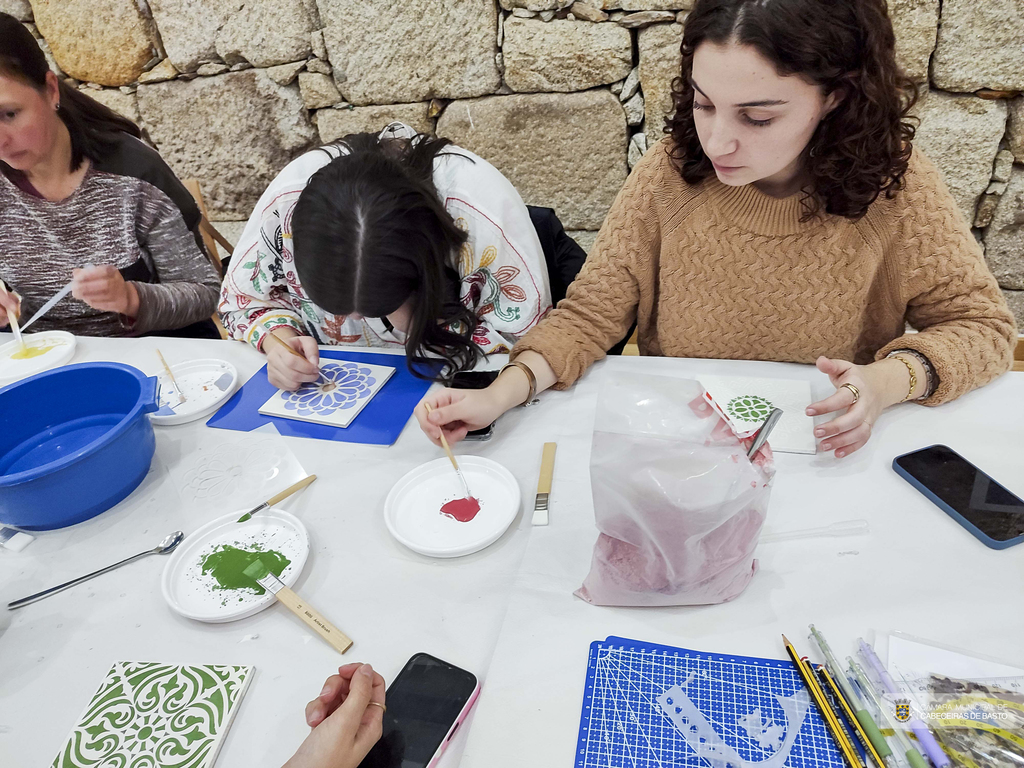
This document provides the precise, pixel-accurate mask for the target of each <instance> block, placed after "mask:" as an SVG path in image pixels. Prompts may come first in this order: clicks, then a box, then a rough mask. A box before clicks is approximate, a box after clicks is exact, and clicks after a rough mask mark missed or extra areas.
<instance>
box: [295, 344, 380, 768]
mask: <svg viewBox="0 0 1024 768" xmlns="http://www.w3.org/2000/svg"><path fill="white" fill-rule="evenodd" d="M286 354H287V353H286ZM371 702H373V703H371ZM383 704H384V678H383V677H381V676H380V675H378V674H377V673H376V672H374V671H373V667H371V666H370V665H369V664H346V665H345V666H344V667H339V668H338V674H336V675H331V676H330V677H329V678H327V682H326V683H324V687H323V690H322V691H320V695H319V696H317V697H316V698H315V699H313V700H312V701H311V702H309V703H308V704H307V705H306V723H307V724H308V725H309V727H310V728H312V729H313V730H312V731H311V732H310V734H309V736H307V737H306V740H305V741H303V742H302V744H301V745H300V746H299V748H298V750H297V751H296V752H295V754H294V755H293V756H292V759H291V760H289V761H288V762H287V763H285V768H356V766H358V765H359V763H361V762H362V760H363V758H364V757H366V753H367V752H369V751H370V748H371V747H373V745H374V744H376V743H377V740H378V739H380V736H381V732H382V730H383V718H384V708H383V706H378V705H383Z"/></svg>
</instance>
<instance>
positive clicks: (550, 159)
mask: <svg viewBox="0 0 1024 768" xmlns="http://www.w3.org/2000/svg"><path fill="white" fill-rule="evenodd" d="M691 2H692V0H577V1H576V2H573V0H500V3H498V2H495V0H403V2H400V3H395V2H393V0H202V1H201V2H196V1H195V0H148V3H147V2H145V1H144V0H0V10H3V11H6V12H8V13H13V14H15V15H16V16H18V17H19V18H20V19H22V20H23V21H24V22H25V23H26V24H27V25H28V27H29V29H31V30H32V31H33V33H34V34H35V35H36V36H37V37H38V38H39V41H40V45H41V46H42V47H43V49H44V50H45V51H46V53H47V56H48V57H49V59H50V63H51V66H52V67H53V68H54V69H55V70H57V71H58V73H60V74H61V75H62V76H64V77H66V78H68V80H69V81H70V82H71V83H72V84H73V85H77V87H80V88H83V89H87V90H88V93H89V94H90V95H92V96H94V97H95V98H97V99H99V100H101V101H103V102H104V103H106V104H108V105H109V106H111V107H113V108H114V109H116V110H118V111H120V112H122V113H123V114H125V115H127V116H128V117H130V118H132V119H133V120H136V121H138V122H140V123H141V125H142V126H143V127H144V128H145V129H146V131H147V133H148V135H149V137H150V138H151V139H152V141H153V142H154V143H155V145H156V146H157V148H158V149H159V150H160V151H161V152H162V153H163V155H164V157H165V158H166V159H167V161H168V162H169V163H170V165H171V166H172V167H173V168H174V170H175V171H176V172H177V173H178V174H179V175H180V176H182V177H183V178H187V177H193V178H198V179H199V180H200V182H201V184H202V187H203V190H204V192H205V194H206V197H207V202H208V205H209V207H210V209H211V218H213V219H214V220H215V221H216V222H218V224H219V226H221V228H222V229H223V230H224V231H225V232H226V233H227V234H228V235H229V236H230V237H237V234H238V232H239V231H240V229H241V222H242V221H243V220H244V219H245V218H246V217H247V216H248V215H249V212H250V211H251V209H252V208H253V206H254V204H255V203H256V200H257V199H258V197H259V195H260V193H261V192H262V190H263V188H264V187H265V186H266V185H267V183H268V182H269V181H270V179H271V178H272V177H273V176H274V174H275V173H277V171H279V170H280V169H281V168H282V167H283V166H284V165H285V164H286V163H287V162H288V161H289V160H290V159H291V158H293V157H295V156H296V155H298V154H299V153H301V152H303V151H305V150H306V149H307V148H309V147H312V146H315V145H316V144H317V143H319V142H326V141H331V140H333V139H335V138H337V137H339V136H342V135H344V134H346V133H351V132H354V131H368V130H375V129H378V128H380V127H381V126H383V125H384V124H386V123H387V122H389V121H391V120H401V121H403V122H406V123H408V124H410V125H412V126H414V127H415V128H417V129H419V130H422V131H428V132H435V133H437V134H439V135H443V136H447V137H449V138H451V139H453V140H454V141H455V142H456V143H458V144H460V145H462V146H464V147H467V148H469V149H471V150H473V151H475V152H477V153H478V154H480V155H481V156H483V157H484V158H486V159H488V160H490V161H491V162H492V163H494V164H495V165H496V166H497V167H498V168H499V169H500V170H501V171H502V172H504V173H505V174H506V175H507V176H508V177H509V178H510V179H511V180H512V182H513V183H514V184H515V185H516V186H517V187H518V188H519V190H520V191H521V193H522V195H523V197H524V198H525V199H526V201H527V202H529V203H535V204H539V205H549V206H551V207H553V208H555V209H556V210H557V212H558V214H559V216H560V217H561V218H562V221H563V222H564V223H565V225H566V228H567V229H569V230H570V231H571V232H572V234H573V235H574V236H575V237H576V238H577V239H578V240H579V241H580V242H581V243H583V244H584V246H585V247H589V245H590V244H591V243H592V242H593V238H594V233H595V231H596V230H597V229H598V228H599V227H600V225H601V221H602V219H603V218H604V216H605V214H606V213H607V211H608V208H609V206H610V205H611V203H612V201H613V199H614V197H615V194H616V193H617V192H618V190H619V188H620V187H621V185H622V183H623V181H624V180H625V178H626V175H627V173H628V172H629V168H630V167H632V166H633V165H634V164H635V163H636V161H637V160H638V159H639V158H640V157H641V156H642V154H643V153H644V152H645V151H646V150H647V147H648V146H649V145H650V144H653V142H654V141H656V140H657V139H658V138H659V137H660V136H661V135H662V134H661V126H662V124H663V120H664V117H665V115H666V113H667V112H668V111H669V109H670V107H671V98H670V85H671V81H672V79H673V77H675V76H676V74H677V72H678V69H679V41H680V38H681V35H682V29H683V27H682V24H683V23H684V21H685V17H686V12H687V9H688V8H689V7H690V4H691ZM890 13H891V15H892V17H893V23H894V26H895V28H896V33H897V39H898V50H897V54H898V56H899V59H900V61H901V63H902V65H903V66H904V68H905V69H906V70H907V72H908V73H910V74H911V75H912V76H913V77H914V78H915V79H916V80H917V81H918V82H920V83H921V85H922V90H923V92H924V94H925V95H924V98H923V99H922V101H921V103H920V105H919V107H918V108H917V110H916V111H917V114H918V115H919V116H920V118H921V126H920V129H919V132H918V144H919V146H921V147H922V148H923V149H924V150H925V151H926V152H927V153H928V154H929V155H930V156H931V157H932V159H933V160H934V161H935V162H936V164H937V165H938V166H939V168H940V169H941V170H942V172H943V174H944V176H945V178H946V182H947V183H948V185H949V187H950V189H951V190H952V192H953V195H954V197H955V198H956V200H957V203H958V204H959V205H960V207H961V209H962V210H963V212H964V216H965V217H966V218H967V219H968V220H969V221H970V222H971V224H972V226H974V228H975V232H976V234H977V236H978V239H979V240H980V241H981V242H982V243H983V245H984V247H985V250H986V258H987V259H988V261H989V263H990V265H991V266H992V269H993V271H994V272H995V273H996V275H997V277H998V278H999V281H1000V284H1001V285H1002V286H1003V288H1004V289H1005V290H1006V293H1007V297H1008V298H1009V300H1010V302H1011V305H1012V306H1013V307H1014V309H1015V311H1016V313H1017V317H1018V318H1019V319H1020V321H1021V323H1022V327H1024V96H1022V95H1021V93H1022V92H1024V0H985V2H982V3H978V2H976V0H890ZM236 222H237V223H236Z"/></svg>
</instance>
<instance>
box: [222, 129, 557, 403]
mask: <svg viewBox="0 0 1024 768" xmlns="http://www.w3.org/2000/svg"><path fill="white" fill-rule="evenodd" d="M550 307H551V293H550V289H549V287H548V277H547V269H546V266H545V262H544V254H543V251H542V250H541V245H540V241H539V240H538V238H537V233H536V231H535V230H534V228H533V225H532V223H531V221H530V217H529V214H528V212H527V209H526V206H525V205H524V204H523V201H522V199H521V198H520V196H519V194H518V193H517V192H516V190H515V188H514V187H513V186H512V185H511V184H510V183H509V182H508V180H507V179H505V177H504V176H502V175H501V174H500V173H499V172H498V171H497V170H496V169H495V168H494V167H493V166H491V165H490V164H489V163H487V162H486V161H485V160H483V159H481V158H479V157H477V156H476V155H474V154H472V153H471V152H468V151H466V150H464V149H460V148H458V147H455V146H453V145H451V144H450V143H449V142H447V141H446V140H443V139H431V138H429V137H427V136H423V135H419V134H417V133H416V132H415V131H413V130H412V129H411V128H409V127H408V126H405V125H402V124H401V123H393V124H391V125H389V126H388V127H387V128H385V129H384V130H383V131H382V132H381V133H380V134H379V135H372V134H354V135H351V136H347V137H345V138H344V139H342V140H340V141H338V142H336V143H334V144H329V145H327V146H325V147H321V148H320V149H316V150H313V151H311V152H308V153H306V154H305V155H303V156H301V157H299V158H298V159H296V160H295V161H293V162H292V163H291V164H289V165H288V166H287V167H286V168H285V169H284V170H283V171H282V172H281V173H280V175H279V176H278V177H277V178H276V179H275V180H274V182H273V183H272V184H271V185H270V187H269V188H268V189H267V190H266V192H264V194H263V196H262V197H261V198H260V201H259V203H257V205H256V209H255V210H254V211H253V214H252V216H251V217H250V219H249V222H248V224H247V225H246V227H245V231H244V232H243V234H242V237H241V240H240V241H239V243H238V246H237V247H236V248H235V252H234V255H233V257H232V262H231V267H230V269H229V271H228V274H227V277H226V279H225V281H224V285H223V289H222V293H221V305H220V312H221V316H222V318H223V320H224V326H225V327H226V328H227V329H228V332H229V333H230V334H231V335H232V337H233V338H235V339H238V340H241V341H247V342H249V343H250V344H252V345H253V346H255V347H256V348H257V349H260V350H262V351H263V352H265V353H266V354H267V357H268V375H269V377H270V380H271V382H272V383H273V384H275V385H276V386H278V387H280V388H282V389H295V388H297V387H298V386H299V385H300V384H301V383H302V382H305V381H313V380H315V379H316V377H317V367H316V366H317V364H318V361H319V355H318V350H317V345H318V344H356V345H367V346H377V347H393V348H401V347H403V346H404V347H405V349H406V353H407V356H408V360H409V363H410V368H411V369H412V370H413V371H414V372H415V371H417V370H420V371H422V370H423V369H421V368H420V369H418V368H417V367H414V364H415V363H416V362H421V361H423V360H424V359H426V358H427V357H431V356H434V357H440V358H442V359H443V360H444V361H445V362H446V363H447V364H448V372H449V373H451V372H454V371H456V370H463V369H466V368H469V367H472V365H473V364H474V363H475V362H476V361H477V359H478V358H479V356H480V355H481V354H489V353H492V352H507V351H508V350H509V349H510V348H511V346H512V344H513V343H514V342H515V341H516V340H517V339H518V338H520V337H521V336H522V335H524V334H525V333H526V332H527V331H528V330H530V329H531V328H533V327H534V326H535V325H536V324H537V323H538V322H539V321H540V319H541V318H542V317H543V316H544V315H545V314H546V313H547V311H548V310H549V309H550ZM270 331H274V335H275V336H279V337H281V338H284V339H286V340H287V343H288V344H289V345H290V346H291V347H292V348H293V349H295V350H297V351H299V352H301V353H302V354H303V355H304V356H305V358H306V359H305V360H302V359H300V358H298V357H296V356H294V355H290V354H288V353H287V352H286V351H285V350H283V349H281V347H280V346H279V345H265V344H264V340H265V338H266V335H267V333H269V332H270Z"/></svg>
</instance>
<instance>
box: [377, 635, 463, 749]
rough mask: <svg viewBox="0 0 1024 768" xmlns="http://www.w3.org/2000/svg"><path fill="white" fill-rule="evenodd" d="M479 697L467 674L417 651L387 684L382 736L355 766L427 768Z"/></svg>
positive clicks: (445, 745)
mask: <svg viewBox="0 0 1024 768" xmlns="http://www.w3.org/2000/svg"><path fill="white" fill-rule="evenodd" d="M479 694H480V683H479V682H477V679H476V675H474V674H473V673H472V672H467V671H466V670H464V669H459V668H458V667H456V666H455V665H454V664H449V663H448V662H446V661H441V659H438V658H435V657H434V656H431V655H430V654H427V653H417V654H416V655H415V656H413V657H412V658H411V659H409V661H408V662H407V663H406V665H405V667H404V668H403V669H402V671H401V672H399V673H398V676H397V677H396V678H395V679H394V681H393V682H392V683H391V685H390V686H388V690H387V694H386V697H385V702H386V704H387V711H386V712H385V713H384V733H383V735H382V736H381V737H380V741H378V742H377V743H376V744H375V745H374V746H373V749H371V750H370V752H369V754H368V755H367V756H366V757H365V758H363V762H361V763H360V764H359V768H430V766H433V765H434V764H435V763H436V762H437V761H438V760H439V759H440V757H441V755H442V754H444V750H445V748H446V747H447V746H448V742H450V741H451V740H452V737H453V736H455V732H456V731H457V730H458V729H459V726H460V725H461V724H462V722H463V720H465V719H466V715H467V714H469V710H470V709H471V708H472V706H473V704H474V702H476V698H477V696H478V695H479Z"/></svg>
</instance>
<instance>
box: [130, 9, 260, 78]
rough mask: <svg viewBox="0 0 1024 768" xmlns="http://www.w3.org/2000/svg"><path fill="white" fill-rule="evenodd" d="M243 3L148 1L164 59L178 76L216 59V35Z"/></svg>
mask: <svg viewBox="0 0 1024 768" xmlns="http://www.w3.org/2000/svg"><path fill="white" fill-rule="evenodd" d="M243 5H244V0H200V1H198V2H197V0H149V7H150V10H151V11H152V12H153V19H154V20H155V21H156V25H157V27H158V28H159V29H160V39H161V40H162V41H163V44H164V50H165V51H166V52H167V58H169V59H170V60H171V63H172V64H174V67H175V68H176V69H177V70H178V71H179V72H195V71H196V70H197V69H198V68H199V65H200V64H203V63H205V62H208V61H214V60H216V59H217V31H218V30H219V29H220V28H221V27H223V26H224V24H225V23H227V20H228V19H229V18H231V15H232V14H233V13H235V12H236V11H238V10H239V9H240V8H241V7H242V6H243Z"/></svg>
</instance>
